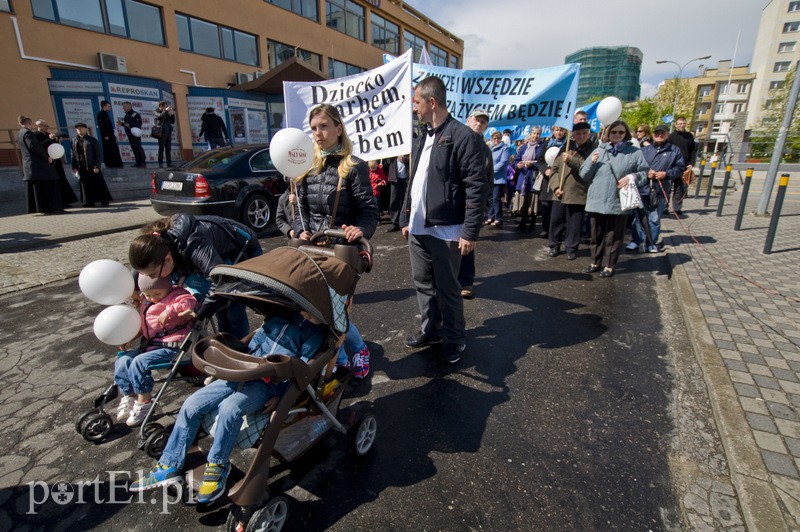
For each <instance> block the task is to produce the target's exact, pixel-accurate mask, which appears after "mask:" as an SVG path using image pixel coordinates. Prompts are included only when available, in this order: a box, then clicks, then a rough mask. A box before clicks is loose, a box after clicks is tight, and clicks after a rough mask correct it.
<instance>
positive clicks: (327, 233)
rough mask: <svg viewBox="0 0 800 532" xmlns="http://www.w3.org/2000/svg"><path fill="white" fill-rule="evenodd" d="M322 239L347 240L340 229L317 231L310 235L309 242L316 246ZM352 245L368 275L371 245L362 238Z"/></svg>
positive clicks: (370, 262) (370, 267) (370, 265)
mask: <svg viewBox="0 0 800 532" xmlns="http://www.w3.org/2000/svg"><path fill="white" fill-rule="evenodd" d="M323 238H339V239H341V240H347V237H346V236H345V234H344V231H342V230H341V229H325V230H324V231H318V232H316V233H314V234H313V235H311V239H310V240H309V242H311V243H312V244H316V243H317V242H318V241H320V240H322V239H323ZM353 243H354V244H356V245H357V246H358V248H359V249H358V254H359V256H360V257H361V259H362V261H363V263H364V273H369V272H370V270H371V269H372V244H370V243H369V240H367V239H366V238H365V237H363V236H362V237H360V238H359V239H358V240H356V241H354V242H353Z"/></svg>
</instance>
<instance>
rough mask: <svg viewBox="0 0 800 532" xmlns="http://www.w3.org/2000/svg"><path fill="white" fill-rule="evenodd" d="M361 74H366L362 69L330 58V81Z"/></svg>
mask: <svg viewBox="0 0 800 532" xmlns="http://www.w3.org/2000/svg"><path fill="white" fill-rule="evenodd" d="M361 72H364V69H363V68H361V67H357V66H356V65H351V64H349V63H345V62H344V61H337V60H336V59H331V58H328V77H329V78H330V79H335V78H343V77H345V76H352V75H353V74H359V73H361Z"/></svg>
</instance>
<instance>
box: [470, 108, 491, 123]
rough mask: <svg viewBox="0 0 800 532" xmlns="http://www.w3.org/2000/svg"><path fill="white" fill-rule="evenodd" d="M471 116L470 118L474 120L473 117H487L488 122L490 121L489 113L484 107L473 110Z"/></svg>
mask: <svg viewBox="0 0 800 532" xmlns="http://www.w3.org/2000/svg"><path fill="white" fill-rule="evenodd" d="M469 116H470V118H472V117H473V116H485V117H486V120H489V113H487V112H486V109H484V108H483V107H476V108H475V109H473V110H472V112H471V113H470V114H469Z"/></svg>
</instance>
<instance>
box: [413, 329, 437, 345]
mask: <svg viewBox="0 0 800 532" xmlns="http://www.w3.org/2000/svg"><path fill="white" fill-rule="evenodd" d="M441 343H442V338H441V337H440V336H428V335H427V334H425V333H422V332H418V333H416V334H412V335H411V336H409V337H408V338H406V347H426V346H429V345H436V344H441Z"/></svg>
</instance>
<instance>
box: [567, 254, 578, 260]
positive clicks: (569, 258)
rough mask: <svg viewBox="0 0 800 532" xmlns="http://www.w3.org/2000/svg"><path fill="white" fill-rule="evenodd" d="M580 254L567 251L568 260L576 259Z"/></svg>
mask: <svg viewBox="0 0 800 532" xmlns="http://www.w3.org/2000/svg"><path fill="white" fill-rule="evenodd" d="M577 258H578V256H577V255H576V254H574V253H567V260H575V259H577Z"/></svg>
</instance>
